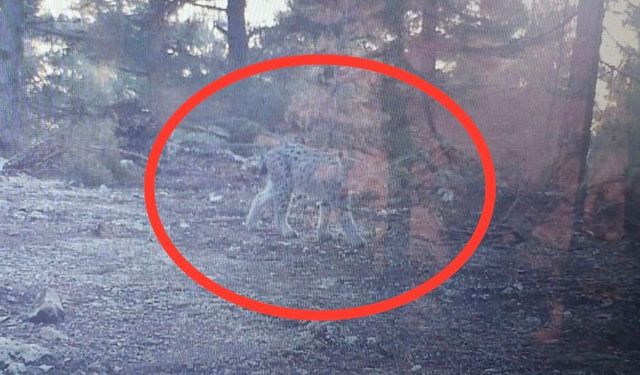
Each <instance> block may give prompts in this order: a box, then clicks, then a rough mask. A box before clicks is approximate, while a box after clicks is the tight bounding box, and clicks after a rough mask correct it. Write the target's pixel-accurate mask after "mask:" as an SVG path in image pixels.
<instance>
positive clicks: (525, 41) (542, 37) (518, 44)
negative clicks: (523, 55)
mask: <svg viewBox="0 0 640 375" xmlns="http://www.w3.org/2000/svg"><path fill="white" fill-rule="evenodd" d="M577 14H578V13H577V12H573V13H572V14H570V15H569V16H568V17H567V18H565V19H564V20H562V22H560V23H559V24H557V25H556V26H554V27H553V28H551V29H550V30H547V31H545V32H543V33H541V34H538V35H535V36H532V37H530V38H517V39H512V40H510V41H509V42H507V43H505V44H502V45H497V46H481V47H472V46H465V45H460V46H459V48H460V50H461V51H462V52H468V53H476V54H497V53H501V52H506V51H509V50H517V49H522V48H527V47H532V46H535V45H538V44H541V43H544V42H545V41H546V40H547V38H548V37H549V36H551V35H552V34H554V33H555V32H557V31H558V30H561V29H564V27H565V26H566V25H568V24H569V23H570V22H571V21H572V20H573V19H574V18H575V17H576V15H577Z"/></svg>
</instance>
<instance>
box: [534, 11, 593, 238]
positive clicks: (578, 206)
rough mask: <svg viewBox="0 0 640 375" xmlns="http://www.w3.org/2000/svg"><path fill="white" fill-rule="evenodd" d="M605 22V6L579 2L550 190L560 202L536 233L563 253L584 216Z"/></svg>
mask: <svg viewBox="0 0 640 375" xmlns="http://www.w3.org/2000/svg"><path fill="white" fill-rule="evenodd" d="M603 18H604V0H582V1H580V4H579V5H578V25H577V31H576V40H575V42H574V47H573V52H572V55H571V63H570V64H571V65H570V73H569V88H568V94H567V98H566V100H565V106H564V108H565V110H564V114H563V119H562V125H563V126H562V129H561V130H560V139H559V147H558V150H559V151H558V156H557V157H556V160H555V162H554V166H553V170H552V181H553V182H552V190H553V192H554V193H556V194H557V198H558V200H559V202H558V204H557V205H555V207H554V209H553V210H552V212H550V213H549V215H548V216H547V218H546V220H545V221H544V223H543V224H541V225H540V226H538V227H537V228H536V230H535V234H536V236H537V237H539V238H540V239H542V240H543V241H545V242H547V243H549V244H551V245H553V246H557V247H560V248H562V249H568V248H569V247H570V245H571V240H572V238H574V236H572V234H574V233H575V232H576V231H577V230H579V229H581V223H582V217H583V213H584V203H585V197H586V186H585V185H586V184H585V181H586V172H587V154H588V152H589V145H590V142H591V122H592V120H593V107H594V103H595V90H596V82H597V79H598V64H599V61H600V44H601V41H602V29H603V26H602V21H603Z"/></svg>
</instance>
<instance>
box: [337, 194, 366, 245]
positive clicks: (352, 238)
mask: <svg viewBox="0 0 640 375" xmlns="http://www.w3.org/2000/svg"><path fill="white" fill-rule="evenodd" d="M338 209H339V210H340V226H341V227H342V230H343V231H344V234H345V235H346V236H347V241H349V244H351V245H352V246H357V247H360V246H364V244H365V242H364V238H362V236H361V235H360V233H358V227H357V226H356V223H355V221H354V220H353V215H352V214H351V196H350V195H349V194H345V195H343V196H342V197H341V199H340V200H339V203H338Z"/></svg>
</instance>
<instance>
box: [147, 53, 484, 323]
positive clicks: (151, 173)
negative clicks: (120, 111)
mask: <svg viewBox="0 0 640 375" xmlns="http://www.w3.org/2000/svg"><path fill="white" fill-rule="evenodd" d="M309 65H333V66H344V67H350V68H357V69H362V70H368V71H371V72H375V73H379V74H382V75H385V76H388V77H391V78H395V79H397V80H399V81H402V82H404V83H406V84H408V85H410V86H413V87H415V88H417V89H418V90H420V91H422V92H424V93H425V94H427V95H428V96H430V97H431V98H433V99H434V100H435V101H437V102H438V103H440V105H442V106H443V107H445V108H446V109H447V110H448V111H449V112H450V113H451V114H452V115H453V116H454V117H455V118H456V119H457V120H458V122H459V123H460V124H461V125H462V127H463V128H464V129H465V130H466V131H467V133H468V134H469V136H470V137H471V139H472V141H473V143H474V145H475V147H476V150H477V152H478V155H479V156H480V160H481V164H482V170H483V173H484V189H485V195H484V204H483V207H482V213H481V214H480V218H479V219H478V224H477V225H476V227H475V229H474V231H473V234H472V235H471V237H470V238H469V240H468V241H467V242H466V244H465V245H464V246H463V248H462V250H461V251H460V253H458V255H456V257H455V258H454V259H453V260H452V261H451V262H449V264H447V265H446V266H445V267H444V268H443V269H442V270H440V271H439V272H438V273H437V274H435V275H434V276H432V277H431V278H430V279H428V280H427V281H425V282H423V283H422V284H420V285H418V286H417V287H415V288H413V289H410V290H408V291H406V292H404V293H401V294H398V295H396V296H394V297H391V298H388V299H385V300H380V301H377V302H373V303H370V304H366V305H360V306H354V307H347V308H340V309H333V310H310V309H299V308H290V307H284V306H279V305H272V304H269V303H265V302H260V301H258V300H254V299H252V298H249V297H246V296H243V295H241V294H238V293H236V292H234V291H232V290H230V289H226V288H225V287H223V286H222V285H220V284H218V283H216V282H215V281H213V280H211V279H210V278H208V277H207V276H206V275H204V274H203V273H201V272H200V271H199V270H198V269H197V268H195V267H194V266H193V265H192V264H191V263H190V262H189V261H188V260H187V259H186V258H185V257H184V256H183V255H182V254H181V253H180V251H179V250H178V248H177V247H176V246H175V245H174V244H173V242H172V241H171V238H170V237H169V235H168V234H167V232H166V230H165V228H164V225H163V224H162V221H161V219H160V215H159V213H158V208H157V205H156V196H155V177H156V173H157V170H158V163H159V161H160V156H161V155H162V151H163V149H164V147H165V145H166V143H167V141H168V140H169V138H170V137H171V135H172V134H173V131H174V130H175V129H176V128H177V127H178V125H179V124H180V122H181V121H182V120H183V119H184V118H185V117H186V116H187V115H188V114H189V112H191V111H192V110H193V109H194V108H195V107H196V106H198V105H199V104H200V103H201V102H202V101H204V100H205V99H207V98H208V97H209V96H211V95H213V94H215V93H216V92H218V91H220V90H222V89H223V88H225V87H227V86H230V85H232V84H234V83H236V82H238V81H241V80H243V79H245V78H248V77H251V76H254V75H257V74H260V73H264V72H268V71H271V70H277V69H283V68H290V67H300V66H309ZM144 199H145V204H146V207H147V214H148V216H149V221H150V223H151V227H152V228H153V231H154V233H155V235H156V237H157V238H158V241H159V242H160V244H161V245H162V247H163V248H164V250H165V251H166V252H167V254H168V255H169V257H171V259H172V260H173V261H174V262H175V263H176V265H177V266H178V267H179V268H180V269H181V270H182V271H183V272H184V273H186V274H187V276H189V277H190V278H191V279H192V280H193V281H195V282H196V283H198V284H199V285H200V286H202V287H203V288H205V289H207V290H209V291H210V292H212V293H213V294H215V295H217V296H219V297H221V298H223V299H225V300H227V301H229V302H231V303H233V304H236V305H238V306H241V307H244V308H245V309H248V310H251V311H255V312H259V313H262V314H265V315H270V316H274V317H279V318H285V319H294V320H320V321H323V320H346V319H355V318H362V317H366V316H371V315H375V314H379V313H382V312H386V311H389V310H392V309H395V308H398V307H400V306H403V305H406V304H408V303H410V302H412V301H414V300H416V299H418V298H419V297H422V296H424V295H426V294H427V293H429V292H431V291H433V290H434V289H435V288H437V287H438V286H440V285H441V284H442V283H444V282H445V281H447V280H448V279H449V278H450V277H451V276H453V275H454V274H455V273H456V272H457V271H458V270H459V269H460V268H461V267H462V266H463V265H464V264H465V263H466V262H467V261H468V260H469V258H471V256H472V255H473V253H474V252H475V250H476V249H477V248H478V246H479V245H480V243H481V242H482V238H483V237H484V235H485V234H486V232H487V230H488V228H489V225H490V222H491V217H492V215H493V209H494V205H495V200H496V176H495V170H494V166H493V160H492V158H491V153H490V150H489V147H488V145H487V144H486V142H485V140H484V138H483V136H482V133H481V132H480V130H479V129H478V128H477V127H476V125H475V123H474V122H473V120H472V119H471V117H470V116H469V115H468V114H467V113H466V112H465V111H464V110H463V109H462V108H461V107H460V106H459V105H458V104H457V103H456V102H455V101H454V100H453V99H451V98H450V97H449V96H448V95H447V94H445V93H444V92H443V91H441V90H440V89H438V88H437V87H435V86H434V85H432V84H431V83H429V82H427V81H425V80H423V79H422V78H420V77H418V76H417V75H415V74H413V73H410V72H408V71H405V70H402V69H400V68H396V67H394V66H391V65H387V64H385V63H382V62H379V61H375V60H369V59H365V58H361V57H354V56H346V55H295V56H285V57H280V58H275V59H272V60H266V61H262V62H258V63H256V64H252V65H249V66H246V67H243V68H240V69H238V70H235V71H233V72H230V73H228V74H226V75H224V76H222V77H220V78H219V79H217V80H215V81H213V82H211V83H210V84H208V85H207V86H205V87H203V88H202V89H200V90H199V91H198V92H196V93H195V94H193V95H192V96H191V97H190V98H189V99H187V100H186V101H185V102H184V103H183V104H182V105H181V106H180V107H179V108H178V109H177V110H176V111H175V112H174V113H173V115H171V117H170V118H169V120H167V122H166V124H165V125H164V126H163V128H162V129H161V130H160V132H159V133H158V136H157V138H156V140H155V142H154V144H153V146H152V147H151V151H150V152H149V159H148V160H147V166H146V169H145V176H144Z"/></svg>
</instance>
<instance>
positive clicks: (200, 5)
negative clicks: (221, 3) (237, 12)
mask: <svg viewBox="0 0 640 375" xmlns="http://www.w3.org/2000/svg"><path fill="white" fill-rule="evenodd" d="M185 3H186V4H190V5H193V6H196V7H198V8H204V9H209V10H215V11H218V12H226V11H227V8H223V7H218V6H215V5H209V4H203V3H201V2H199V1H198V0H185Z"/></svg>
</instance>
